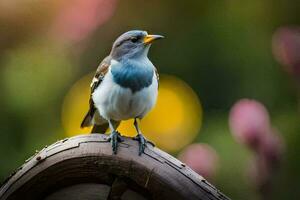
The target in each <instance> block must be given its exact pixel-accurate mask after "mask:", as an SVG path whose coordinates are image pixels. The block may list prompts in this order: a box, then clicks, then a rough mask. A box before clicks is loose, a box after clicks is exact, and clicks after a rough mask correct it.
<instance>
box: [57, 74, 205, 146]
mask: <svg viewBox="0 0 300 200" xmlns="http://www.w3.org/2000/svg"><path fill="white" fill-rule="evenodd" d="M91 80H92V74H89V75H87V76H85V77H84V78H82V79H81V80H79V81H78V82H77V83H75V85H74V86H73V87H72V88H71V90H70V91H69V92H68V94H67V96H66V98H65V101H64V104H63V112H62V119H63V126H64V127H65V130H66V134H67V135H68V136H72V135H74V134H78V133H82V132H89V129H84V130H81V129H80V128H79V125H80V123H81V120H82V119H83V117H84V115H85V113H86V112H87V110H88V98H89V92H90V88H89V84H90V81H91ZM201 120H202V108H201V104H200V101H199V98H198V97H197V95H196V94H195V93H194V92H193V90H192V89H191V88H190V87H189V86H188V85H187V84H186V83H184V82H183V81H182V80H180V79H178V78H176V77H174V76H169V75H161V78H160V85H159V94H158V101H157V104H156V106H155V108H154V109H153V110H152V111H151V112H150V113H149V114H148V115H147V116H146V117H145V118H144V119H143V120H142V121H141V125H140V127H141V129H142V131H143V133H144V134H145V136H146V137H147V138H148V139H149V140H151V141H153V142H154V143H155V144H156V145H157V146H158V147H160V148H162V149H164V150H167V151H171V152H174V151H178V150H179V149H180V148H182V147H183V146H185V145H187V144H189V143H190V142H191V141H193V140H194V138H195V137H196V135H197V134H198V132H199V130H200V127H201ZM118 130H119V131H120V132H121V133H122V135H125V136H135V135H136V131H135V129H134V126H133V120H127V121H124V122H122V123H121V125H120V127H119V128H118Z"/></svg>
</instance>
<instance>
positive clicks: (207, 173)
mask: <svg viewBox="0 0 300 200" xmlns="http://www.w3.org/2000/svg"><path fill="white" fill-rule="evenodd" d="M178 158H179V159H180V160H181V161H182V162H184V163H186V164H187V165H188V166H189V167H190V168H192V169H193V170H194V171H195V172H197V173H198V174H200V175H201V176H203V177H205V178H207V179H208V180H213V178H214V177H215V175H216V171H217V165H218V160H219V158H218V154H217V152H216V151H215V150H214V149H213V148H212V147H210V146H209V145H207V144H192V145H189V146H188V147H186V148H185V149H184V150H183V151H182V152H181V153H180V154H179V156H178Z"/></svg>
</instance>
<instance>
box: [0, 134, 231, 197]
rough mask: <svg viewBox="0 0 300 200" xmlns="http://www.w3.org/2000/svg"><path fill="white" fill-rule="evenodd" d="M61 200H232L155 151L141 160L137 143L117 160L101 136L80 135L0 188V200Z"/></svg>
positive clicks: (122, 149)
mask: <svg viewBox="0 0 300 200" xmlns="http://www.w3.org/2000/svg"><path fill="white" fill-rule="evenodd" d="M87 188H89V189H87ZM95 193H96V194H95ZM97 193H99V195H97ZM62 197H63V198H64V199H91V200H92V199H201V200H217V199H218V200H220V199H221V200H224V199H228V198H227V197H226V196H224V195H223V194H222V193H220V192H219V191H218V190H217V189H216V188H215V187H214V186H212V185H211V184H210V183H208V182H207V181H206V180H205V179H204V178H203V177H201V176H199V175H198V174H197V173H195V172H194V171H192V170H191V169H190V168H189V167H187V166H186V165H185V164H184V163H182V162H180V161H179V160H177V159H175V158H174V157H172V156H170V155H169V154H167V153H165V152H163V151H161V150H159V149H158V148H155V147H152V146H151V145H148V148H146V150H145V154H142V155H141V156H138V143H137V142H136V141H134V140H132V139H131V138H125V141H124V142H122V143H120V144H119V149H118V153H117V155H113V154H112V150H111V145H110V143H109V142H107V136H106V135H102V134H101V135H100V134H90V135H80V136H76V137H72V138H68V139H65V140H62V141H58V142H56V143H54V144H52V145H51V146H49V147H46V148H44V149H43V150H41V151H40V152H39V153H37V154H36V155H34V156H33V157H32V158H30V159H29V160H28V161H27V162H25V163H24V164H23V166H22V167H20V168H19V169H18V170H17V172H16V173H15V174H14V175H12V176H11V177H10V178H8V179H7V180H6V181H5V183H4V184H3V185H2V186H1V188H0V200H4V199H7V200H15V199H32V200H34V199H48V200H53V199H62Z"/></svg>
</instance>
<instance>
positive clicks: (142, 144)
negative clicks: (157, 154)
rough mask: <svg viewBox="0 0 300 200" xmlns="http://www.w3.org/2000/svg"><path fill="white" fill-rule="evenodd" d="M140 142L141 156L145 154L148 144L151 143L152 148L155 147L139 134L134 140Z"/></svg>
mask: <svg viewBox="0 0 300 200" xmlns="http://www.w3.org/2000/svg"><path fill="white" fill-rule="evenodd" d="M133 139H134V140H137V141H138V142H139V156H140V155H142V153H144V151H145V148H146V147H147V143H150V144H151V145H152V146H155V145H154V143H153V142H151V141H148V140H147V139H146V138H145V137H144V136H143V135H142V134H138V135H137V136H135V137H134V138H133Z"/></svg>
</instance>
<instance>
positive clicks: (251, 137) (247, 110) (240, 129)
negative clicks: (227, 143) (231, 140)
mask: <svg viewBox="0 0 300 200" xmlns="http://www.w3.org/2000/svg"><path fill="white" fill-rule="evenodd" d="M229 125H230V129H231V133H232V135H233V136H234V137H235V139H236V140H237V141H238V142H239V143H242V144H245V145H247V146H249V147H250V148H253V149H256V150H257V148H258V146H259V143H260V142H261V140H262V136H263V135H264V134H266V133H268V132H269V130H270V119H269V114H268V111H267V110H266V108H265V107H264V105H262V104H261V103H259V102H258V101H255V100H249V99H242V100H240V101H238V102H237V103H235V105H234V106H233V107H232V109H231V111H230V116H229Z"/></svg>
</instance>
